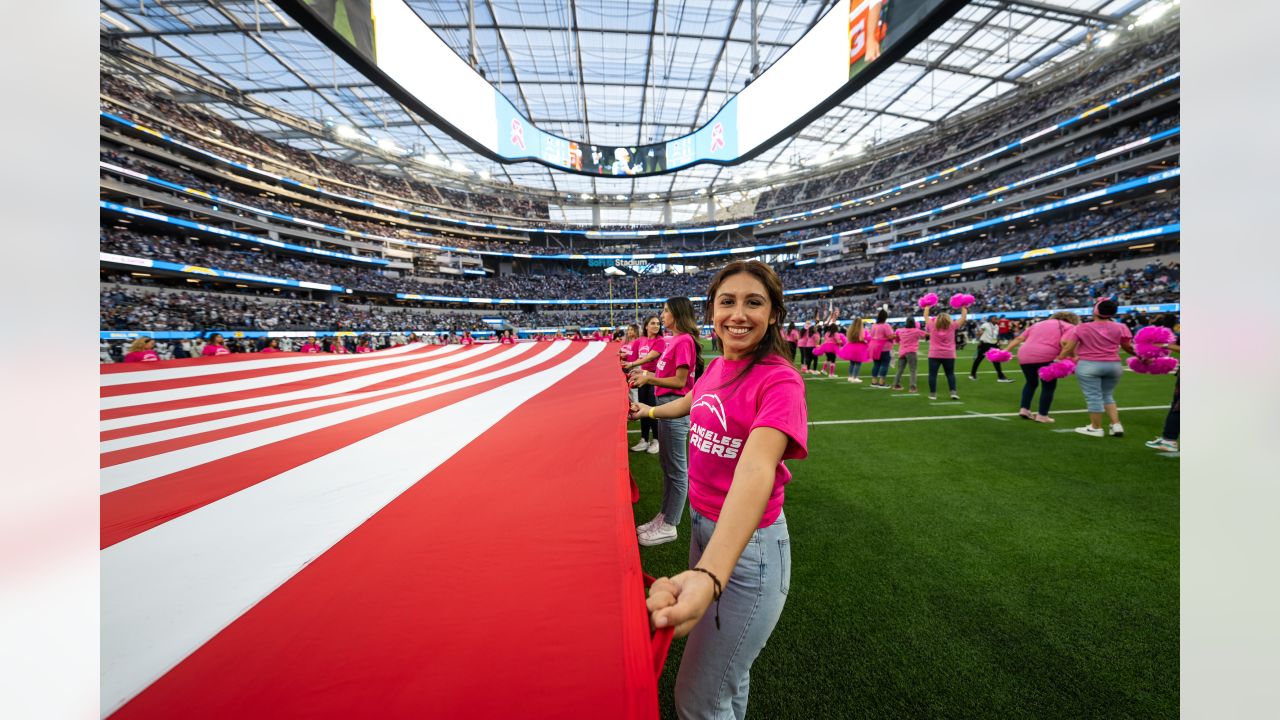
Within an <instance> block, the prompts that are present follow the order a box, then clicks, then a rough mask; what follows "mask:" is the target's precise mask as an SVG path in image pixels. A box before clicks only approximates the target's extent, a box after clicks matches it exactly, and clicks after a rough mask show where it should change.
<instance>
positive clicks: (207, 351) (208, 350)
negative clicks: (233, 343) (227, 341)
mask: <svg viewBox="0 0 1280 720" xmlns="http://www.w3.org/2000/svg"><path fill="white" fill-rule="evenodd" d="M200 354H201V355H203V356H205V357H212V356H214V355H230V354H231V351H230V350H228V349H227V348H226V346H224V345H205V346H204V350H202V351H200Z"/></svg>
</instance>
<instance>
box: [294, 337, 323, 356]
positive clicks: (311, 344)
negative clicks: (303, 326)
mask: <svg viewBox="0 0 1280 720" xmlns="http://www.w3.org/2000/svg"><path fill="white" fill-rule="evenodd" d="M298 352H304V353H318V352H320V344H319V343H317V342H316V339H315V338H313V337H309V338H307V341H306V342H304V343H302V347H300V348H298Z"/></svg>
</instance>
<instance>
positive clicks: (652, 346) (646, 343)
mask: <svg viewBox="0 0 1280 720" xmlns="http://www.w3.org/2000/svg"><path fill="white" fill-rule="evenodd" d="M643 327H644V332H642V333H641V334H640V337H639V338H637V339H636V342H635V343H634V348H635V357H634V358H632V359H631V360H629V361H627V362H625V363H623V365H622V369H623V370H625V371H627V372H628V373H630V372H631V371H632V370H634V369H635V368H641V369H643V370H646V371H648V372H655V371H656V370H657V369H658V358H659V357H662V351H663V350H664V349H666V347H667V339H666V338H665V337H663V336H662V321H661V320H660V319H658V316H657V315H650V316H649V317H647V318H645V320H644V325H643ZM653 391H654V387H653V385H648V384H645V385H641V386H640V387H638V388H636V396H637V399H638V401H639V402H642V403H644V404H646V405H657V404H658V398H657V396H656V395H654V392H653ZM650 435H652V436H653V441H652V442H650V440H649V437H650ZM659 449H660V448H659V446H658V421H656V420H650V419H649V418H640V442H638V443H636V444H635V445H633V446H631V450H632V452H646V451H647V452H648V453H649V454H650V455H657V454H658V450H659Z"/></svg>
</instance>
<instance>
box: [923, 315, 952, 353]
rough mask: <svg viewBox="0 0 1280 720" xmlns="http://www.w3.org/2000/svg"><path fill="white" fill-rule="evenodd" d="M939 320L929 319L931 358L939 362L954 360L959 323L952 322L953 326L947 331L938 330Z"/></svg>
mask: <svg viewBox="0 0 1280 720" xmlns="http://www.w3.org/2000/svg"><path fill="white" fill-rule="evenodd" d="M937 322H938V319H937V318H929V325H928V328H927V329H928V331H929V357H931V358H936V359H938V360H947V359H951V360H954V359H955V358H956V330H957V329H958V328H959V326H960V325H959V323H957V322H956V321H955V320H952V321H951V326H950V327H948V328H947V329H946V330H939V329H938V328H937Z"/></svg>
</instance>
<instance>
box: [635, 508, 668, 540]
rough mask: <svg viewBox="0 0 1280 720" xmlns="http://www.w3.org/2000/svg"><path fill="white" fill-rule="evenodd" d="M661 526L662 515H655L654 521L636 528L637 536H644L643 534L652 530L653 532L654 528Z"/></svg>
mask: <svg viewBox="0 0 1280 720" xmlns="http://www.w3.org/2000/svg"><path fill="white" fill-rule="evenodd" d="M661 524H662V513H658V514H657V515H654V516H653V519H652V520H650V521H649V522H647V523H644V524H643V525H637V526H636V534H637V535H640V534H642V533H646V532H649V531H650V530H652V529H653V528H654V527H656V526H658V525H661Z"/></svg>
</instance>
